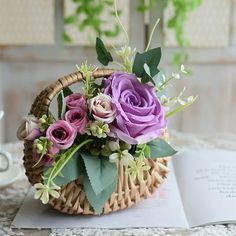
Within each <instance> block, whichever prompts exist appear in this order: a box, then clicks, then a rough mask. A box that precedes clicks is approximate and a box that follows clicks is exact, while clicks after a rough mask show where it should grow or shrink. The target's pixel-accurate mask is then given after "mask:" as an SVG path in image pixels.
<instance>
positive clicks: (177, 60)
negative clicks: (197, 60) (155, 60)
mask: <svg viewBox="0 0 236 236" xmlns="http://www.w3.org/2000/svg"><path fill="white" fill-rule="evenodd" d="M70 1H73V3H74V4H75V6H76V7H75V12H74V14H72V15H70V16H68V17H67V18H65V19H64V23H65V25H75V27H77V28H78V30H79V31H84V30H85V29H86V28H89V29H92V30H93V31H94V32H95V34H96V35H97V36H99V37H101V36H103V37H104V36H105V37H116V36H117V35H118V34H119V32H120V28H119V25H118V23H117V24H115V25H114V27H113V28H112V29H109V30H108V29H106V30H105V29H104V25H105V24H106V23H107V21H108V20H104V19H102V15H103V13H104V12H107V11H108V12H109V14H110V16H112V17H113V16H114V15H115V11H114V9H113V0H98V1H94V0H70ZM136 1H139V5H138V7H137V9H136V10H137V11H139V12H141V13H144V12H146V11H149V10H151V9H152V8H153V7H154V6H155V5H156V4H157V3H158V0H148V1H146V0H136ZM202 2H203V0H162V1H159V3H163V4H160V6H161V7H162V8H163V10H164V9H165V8H166V7H167V6H169V5H170V4H172V6H173V9H174V14H173V16H172V17H171V18H170V19H169V21H168V24H167V27H168V28H171V29H173V30H174V31H175V37H176V41H177V43H178V46H179V47H180V51H179V52H176V53H175V54H174V55H173V64H175V65H177V66H179V65H181V64H182V63H186V62H187V61H188V53H187V51H186V48H187V47H189V45H190V41H189V40H188V39H187V38H186V36H185V32H184V28H185V24H186V22H187V20H188V16H189V13H190V12H192V11H194V10H195V9H197V8H198V7H199V6H200V5H201V4H202ZM117 12H118V13H119V14H122V11H120V10H119V11H117ZM108 19H110V17H108ZM64 41H65V42H68V43H69V42H72V39H71V37H70V35H69V34H68V33H67V32H66V31H65V32H64Z"/></svg>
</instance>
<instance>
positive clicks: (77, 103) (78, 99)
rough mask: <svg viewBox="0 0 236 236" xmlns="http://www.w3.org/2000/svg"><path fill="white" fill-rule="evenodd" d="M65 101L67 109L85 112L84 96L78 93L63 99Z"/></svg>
mask: <svg viewBox="0 0 236 236" xmlns="http://www.w3.org/2000/svg"><path fill="white" fill-rule="evenodd" d="M65 100H66V106H67V108H68V109H74V108H78V107H79V108H82V109H83V110H85V111H87V102H86V98H85V96H84V95H82V94H80V93H73V94H71V95H69V96H67V97H65Z"/></svg>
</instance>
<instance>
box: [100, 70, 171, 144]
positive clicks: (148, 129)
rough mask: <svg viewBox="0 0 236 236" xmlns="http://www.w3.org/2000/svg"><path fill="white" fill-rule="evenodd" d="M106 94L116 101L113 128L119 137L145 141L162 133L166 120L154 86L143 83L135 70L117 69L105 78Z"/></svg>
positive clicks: (130, 142) (138, 141)
mask: <svg viewBox="0 0 236 236" xmlns="http://www.w3.org/2000/svg"><path fill="white" fill-rule="evenodd" d="M105 94H108V95H110V96H111V98H112V102H113V103H114V104H115V105H116V109H117V116H116V118H115V120H114V121H113V123H111V125H110V129H111V131H112V133H113V134H115V135H116V136H117V137H118V138H119V139H121V140H123V141H125V142H127V143H129V144H143V143H146V142H149V141H151V140H153V139H155V138H157V137H160V136H161V135H162V133H163V131H164V128H165V127H166V124H167V121H166V119H165V113H164V109H163V107H162V106H161V104H160V101H159V99H158V98H157V95H156V94H155V88H154V87H153V86H151V85H148V84H142V83H141V82H139V80H138V79H137V77H136V76H135V75H133V74H128V73H125V72H115V73H113V74H112V75H111V76H110V77H109V78H108V79H107V80H105Z"/></svg>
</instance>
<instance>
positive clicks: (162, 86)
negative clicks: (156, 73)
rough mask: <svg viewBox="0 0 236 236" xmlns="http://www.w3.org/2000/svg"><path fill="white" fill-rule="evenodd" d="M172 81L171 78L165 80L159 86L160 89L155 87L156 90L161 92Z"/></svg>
mask: <svg viewBox="0 0 236 236" xmlns="http://www.w3.org/2000/svg"><path fill="white" fill-rule="evenodd" d="M172 79H174V77H173V76H171V77H170V78H169V79H167V80H166V81H165V82H163V83H162V84H161V85H160V87H157V90H158V91H161V90H162V89H163V88H164V86H165V85H167V84H168V83H169V82H170V81H171V80H172Z"/></svg>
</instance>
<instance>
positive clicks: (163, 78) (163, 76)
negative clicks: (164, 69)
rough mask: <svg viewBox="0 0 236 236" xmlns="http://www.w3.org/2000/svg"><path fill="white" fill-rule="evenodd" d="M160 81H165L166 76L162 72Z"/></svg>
mask: <svg viewBox="0 0 236 236" xmlns="http://www.w3.org/2000/svg"><path fill="white" fill-rule="evenodd" d="M161 78H162V81H163V82H165V81H166V76H165V75H164V74H162V75H161Z"/></svg>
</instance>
